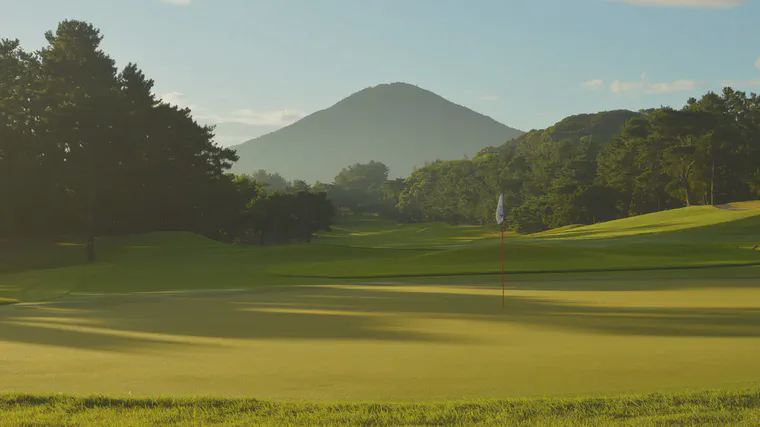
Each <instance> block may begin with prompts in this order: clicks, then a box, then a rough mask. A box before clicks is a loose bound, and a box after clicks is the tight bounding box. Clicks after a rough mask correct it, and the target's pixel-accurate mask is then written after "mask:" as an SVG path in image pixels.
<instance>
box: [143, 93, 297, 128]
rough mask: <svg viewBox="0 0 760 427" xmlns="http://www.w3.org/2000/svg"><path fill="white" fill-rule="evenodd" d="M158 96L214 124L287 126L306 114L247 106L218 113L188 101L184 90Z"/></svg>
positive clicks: (291, 110)
mask: <svg viewBox="0 0 760 427" xmlns="http://www.w3.org/2000/svg"><path fill="white" fill-rule="evenodd" d="M158 98H159V99H160V100H162V101H163V102H165V103H167V104H170V105H176V106H178V107H180V108H185V107H187V108H190V109H191V110H192V111H193V116H194V117H195V118H196V119H198V120H201V121H204V122H208V123H212V124H217V123H238V124H244V125H252V126H287V125H289V124H292V123H294V122H297V121H298V120H301V119H302V118H304V117H305V116H306V113H305V112H304V111H301V110H296V109H283V110H253V109H247V108H246V109H241V110H235V111H232V112H229V113H224V114H217V113H214V112H210V111H207V110H206V109H204V108H201V107H199V106H198V105H196V104H190V103H188V102H187V99H186V97H185V94H184V93H182V92H168V93H165V94H163V95H160V96H158Z"/></svg>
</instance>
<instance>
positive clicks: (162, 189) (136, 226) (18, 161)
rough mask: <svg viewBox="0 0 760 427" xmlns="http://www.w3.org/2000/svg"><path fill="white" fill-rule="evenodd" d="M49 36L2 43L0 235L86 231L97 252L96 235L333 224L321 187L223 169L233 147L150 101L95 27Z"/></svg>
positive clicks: (67, 28)
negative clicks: (39, 44)
mask: <svg viewBox="0 0 760 427" xmlns="http://www.w3.org/2000/svg"><path fill="white" fill-rule="evenodd" d="M45 37H46V39H47V45H46V46H45V47H44V48H42V49H41V50H39V51H38V52H34V53H30V52H25V51H24V50H23V49H22V48H21V46H20V43H19V41H17V40H8V39H3V40H0V236H6V237H32V236H38V237H39V236H55V235H61V234H69V235H82V236H87V242H88V254H89V257H90V258H91V259H92V258H94V255H95V254H94V239H95V237H96V236H100V235H108V234H120V233H136V232H147V231H155V230H186V231H193V232H198V233H201V234H204V235H207V236H210V237H214V238H218V239H223V240H227V241H233V240H239V241H253V240H254V239H252V238H251V236H252V235H253V234H256V233H258V236H259V242H266V241H267V240H268V239H267V237H266V236H267V234H272V235H274V236H277V237H275V238H274V239H275V240H276V241H277V242H287V241H293V240H299V241H306V242H308V241H310V239H311V235H312V233H313V232H314V231H315V230H317V229H321V228H329V224H330V222H331V221H332V215H333V209H332V206H331V205H330V203H329V202H328V201H327V200H326V198H325V195H324V194H320V193H318V192H314V191H311V190H310V189H304V191H295V190H294V189H292V188H291V189H290V190H292V191H290V193H288V192H287V191H284V192H271V191H269V192H267V191H262V186H261V185H260V184H259V183H257V182H255V181H254V180H252V179H250V177H236V176H235V175H233V174H230V173H227V170H228V169H229V168H230V167H231V165H232V163H233V162H234V161H236V160H237V155H236V154H235V152H234V150H230V149H225V148H222V147H220V146H218V145H216V144H215V143H214V129H213V127H208V126H201V125H199V124H198V123H197V122H196V121H195V120H193V118H192V116H191V112H190V110H189V109H181V108H178V107H176V106H171V105H167V104H165V103H162V102H160V101H159V100H157V99H156V97H155V95H154V94H153V92H152V88H153V81H152V80H150V79H148V78H147V77H146V76H145V75H144V74H143V73H142V72H141V71H140V69H139V68H138V67H137V66H136V65H135V64H129V65H127V66H126V67H124V69H123V70H120V71H119V70H117V68H116V66H115V63H114V61H113V60H112V59H111V58H110V57H109V56H108V55H107V54H106V53H105V52H103V51H102V50H101V49H100V47H99V46H100V42H101V39H102V37H101V35H100V32H99V31H98V30H97V29H96V28H94V27H93V26H92V25H90V24H88V23H84V22H80V21H64V22H61V23H60V24H59V26H58V28H57V30H56V31H55V32H48V33H46V35H45ZM273 218H274V219H273ZM262 234H263V236H264V237H263V238H262V237H261V235H262Z"/></svg>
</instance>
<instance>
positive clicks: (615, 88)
mask: <svg viewBox="0 0 760 427" xmlns="http://www.w3.org/2000/svg"><path fill="white" fill-rule="evenodd" d="M646 85H647V83H646V82H643V81H641V82H621V81H620V80H615V81H614V82H612V83H610V92H612V93H624V92H635V91H639V90H641V89H644V88H645V87H646Z"/></svg>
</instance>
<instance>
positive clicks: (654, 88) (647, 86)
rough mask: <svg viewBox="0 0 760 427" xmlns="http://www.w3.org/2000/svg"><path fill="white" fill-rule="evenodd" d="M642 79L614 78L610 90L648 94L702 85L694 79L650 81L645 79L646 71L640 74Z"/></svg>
mask: <svg viewBox="0 0 760 427" xmlns="http://www.w3.org/2000/svg"><path fill="white" fill-rule="evenodd" d="M641 77H642V80H640V81H637V82H623V81H620V80H615V81H614V82H612V83H610V92H612V93H629V92H643V93H649V94H662V93H676V92H688V91H691V90H694V89H695V88H697V87H699V86H704V85H703V84H702V83H699V82H697V81H695V80H676V81H674V82H670V83H666V82H663V83H650V82H649V81H647V80H645V79H646V73H644V74H642V76H641Z"/></svg>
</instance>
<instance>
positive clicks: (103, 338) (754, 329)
mask: <svg viewBox="0 0 760 427" xmlns="http://www.w3.org/2000/svg"><path fill="white" fill-rule="evenodd" d="M456 292H457V293H453V292H452V288H445V287H424V286H418V287H412V288H410V287H408V286H341V285H335V286H327V287H298V288H296V287H293V288H279V289H273V290H272V291H271V292H255V293H247V292H240V293H237V294H229V293H226V294H217V295H212V294H208V293H207V294H205V295H203V296H200V295H192V294H187V295H185V296H178V295H173V296H166V295H164V296H156V295H153V296H111V297H102V298H93V299H89V300H80V301H67V302H61V303H58V304H51V305H37V306H35V305H29V306H19V307H13V309H5V310H3V309H0V342H3V341H4V342H21V343H29V344H42V345H51V346H58V347H69V348H79V349H95V350H108V351H150V350H160V348H161V347H162V346H176V345H190V346H192V345H212V346H215V345H228V344H229V342H227V341H219V340H218V339H220V338H221V339H242V340H301V341H304V340H306V341H309V340H313V341H320V340H333V341H356V342H358V341H365V342H366V341H387V342H431V343H461V344H468V343H476V342H480V340H484V339H485V338H481V337H479V336H478V335H477V334H461V333H460V334H457V333H451V332H450V331H448V330H446V329H445V328H444V327H443V326H441V327H440V328H439V329H434V330H433V331H420V330H419V329H416V330H415V328H413V327H410V326H409V325H410V322H412V321H414V320H419V319H425V320H428V321H430V320H433V321H435V320H458V321H467V322H488V323H492V324H503V325H526V326H542V327H547V328H551V329H557V330H567V331H579V332H584V333H594V334H612V335H631V336H661V337H753V338H755V337H760V309H754V308H751V309H738V308H728V309H715V308H644V307H641V308H639V307H606V306H588V305H581V304H571V303H564V302H562V301H556V300H545V299H538V298H522V297H509V298H507V299H506V307H505V308H504V309H502V308H501V306H500V301H499V299H500V298H499V297H498V296H497V295H496V294H493V295H485V294H484V291H483V290H478V289H470V290H468V289H463V288H458V290H457V291H456ZM428 324H430V323H429V322H428ZM472 327H473V328H477V324H476V323H473V324H472Z"/></svg>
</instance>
